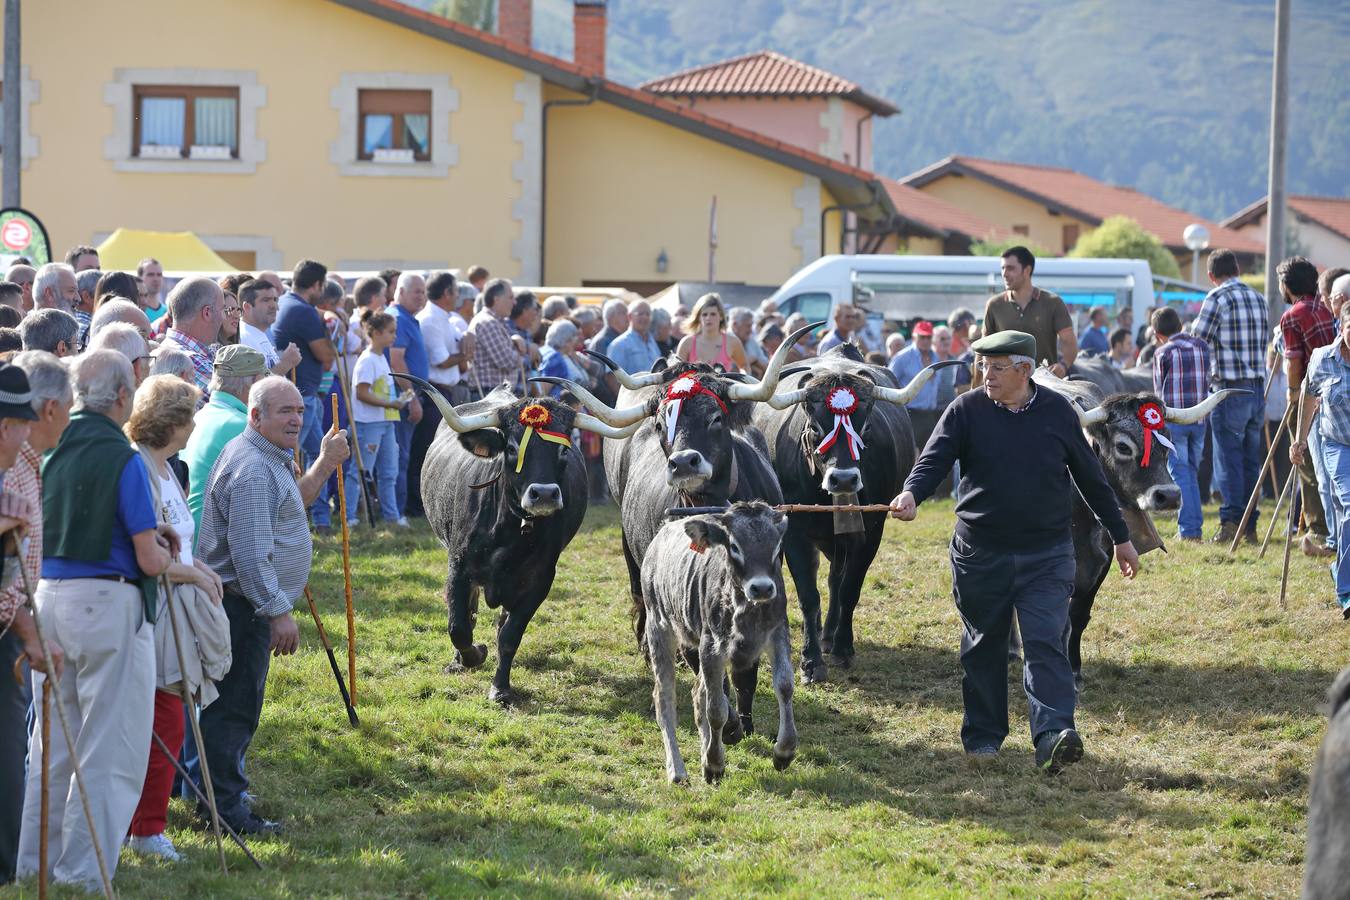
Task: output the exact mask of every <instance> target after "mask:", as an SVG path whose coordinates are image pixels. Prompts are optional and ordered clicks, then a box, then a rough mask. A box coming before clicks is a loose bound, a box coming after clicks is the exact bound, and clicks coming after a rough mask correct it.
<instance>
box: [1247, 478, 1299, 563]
mask: <svg viewBox="0 0 1350 900" xmlns="http://www.w3.org/2000/svg"><path fill="white" fill-rule="evenodd" d="M1297 475H1298V472H1297V471H1296V470H1295V469H1290V470H1289V477H1288V478H1286V479H1285V480H1284V487H1282V488H1280V493H1279V494H1278V495H1276V497H1275V509H1273V510H1272V511H1271V513H1270V524H1269V525H1267V526H1266V536H1265V538H1264V539H1262V541H1261V552H1260V553H1258V554H1257V555H1256V558H1257V559H1265V556H1266V545H1267V544H1269V543H1270V536H1271V535H1272V534H1274V533H1275V524H1276V523H1277V522H1279V521H1280V510H1281V509H1283V508H1284V501H1285V498H1286V497H1288V496H1289V491H1290V487H1291V485H1293V483H1294V478H1295V476H1297ZM1291 502H1292V501H1291Z"/></svg>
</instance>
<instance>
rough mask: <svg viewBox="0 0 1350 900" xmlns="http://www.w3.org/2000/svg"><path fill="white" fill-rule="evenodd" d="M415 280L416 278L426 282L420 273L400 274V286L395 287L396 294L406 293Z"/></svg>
mask: <svg viewBox="0 0 1350 900" xmlns="http://www.w3.org/2000/svg"><path fill="white" fill-rule="evenodd" d="M414 278H416V279H417V280H418V281H422V282H425V281H426V279H425V278H423V277H422V274H421V273H420V272H401V273H399V276H398V284H397V285H395V286H394V293H396V294H401V293H403V292H404V291H406V290H407V289H408V286H409V285H411V284H412V283H413V279H414Z"/></svg>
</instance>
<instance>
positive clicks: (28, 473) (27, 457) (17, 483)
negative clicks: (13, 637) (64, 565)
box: [0, 443, 42, 631]
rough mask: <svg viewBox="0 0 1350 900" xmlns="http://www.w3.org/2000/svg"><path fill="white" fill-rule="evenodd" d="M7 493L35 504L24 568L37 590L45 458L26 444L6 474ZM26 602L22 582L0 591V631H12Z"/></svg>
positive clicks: (40, 562)
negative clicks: (16, 618)
mask: <svg viewBox="0 0 1350 900" xmlns="http://www.w3.org/2000/svg"><path fill="white" fill-rule="evenodd" d="M5 492H6V493H10V494H17V495H19V496H20V497H27V498H28V501H29V502H30V503H32V504H33V517H32V518H31V519H29V520H28V521H27V522H26V523H24V524H25V526H26V528H27V531H25V533H24V547H23V567H24V568H25V569H27V570H28V580H29V583H30V584H32V585H33V586H34V587H36V586H37V583H38V576H39V575H40V574H41V573H42V457H41V456H40V455H39V454H38V452H37V451H36V450H34V449H33V448H32V447H30V446H29V445H28V444H27V443H25V444H24V445H23V448H22V449H21V450H19V457H18V459H16V460H15V461H14V465H13V466H11V467H10V469H9V471H8V472H6V473H5ZM27 602H28V598H27V596H26V595H25V594H24V592H23V579H22V578H16V579H15V580H14V584H13V585H11V586H10V587H8V588H6V589H5V590H4V591H0V631H3V630H4V629H5V628H8V627H9V624H10V622H12V621H13V620H14V612H15V610H17V609H18V608H19V607H21V606H23V605H24V604H25V603H27Z"/></svg>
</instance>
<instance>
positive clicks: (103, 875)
mask: <svg viewBox="0 0 1350 900" xmlns="http://www.w3.org/2000/svg"><path fill="white" fill-rule="evenodd" d="M16 543H17V542H16ZM18 563H19V574H20V575H21V576H22V577H23V592H24V595H25V597H26V598H27V600H28V609H29V611H30V612H31V613H32V615H33V630H34V631H36V632H37V638H38V643H39V644H40V645H41V646H42V656H43V658H44V659H45V660H46V661H47V668H48V670H49V671H48V672H47V673H46V677H45V678H44V679H43V683H44V687H43V690H44V691H46V690H47V688H46V687H45V684H46V682H47V681H50V682H52V684H53V685H54V686H55V689H56V690H60V689H61V679H60V678H59V677H58V676H57V675H56V672H55V671H54V667H53V666H52V664H51V659H52V648H51V644H49V643H47V634H46V632H45V631H44V630H43V628H42V620H41V619H40V618H39V617H38V609H37V600H36V599H34V597H33V587H32V585H31V584H30V583H29V581H28V567H27V566H25V565H24V564H23V560H22V559H20V560H18ZM54 705H55V706H56V715H57V718H59V719H60V720H61V735H62V737H64V738H65V741H66V752H67V753H68V754H70V768H71V771H72V772H73V773H74V775H75V789H76V790H77V791H78V792H79V795H80V806H81V807H83V809H84V821H85V824H87V825H88V826H89V842H90V843H91V844H93V845H94V859H95V860H96V861H97V862H98V874H99V879H100V880H101V881H102V882H103V896H105V897H107V898H108V900H114V897H115V896H116V895H115V894H114V893H113V889H112V877H111V876H110V875H109V874H108V864H107V863H106V862H105V861H104V859H103V848H102V847H101V846H100V845H99V842H98V829H97V827H96V826H95V825H94V812H93V810H92V809H90V807H89V793H88V791H86V790H85V786H84V773H83V772H82V771H81V770H80V757H79V755H78V754H77V753H76V751H75V741H74V739H73V738H72V737H71V736H70V722H69V721H68V720H67V718H66V707H65V704H63V703H61V702H60V700H58V701H57V702H56V703H55V704H54ZM50 727H51V726H50V725H48V724H46V722H45V720H44V724H43V730H44V732H45V733H49V730H50ZM45 749H46V748H45V744H44V752H45Z"/></svg>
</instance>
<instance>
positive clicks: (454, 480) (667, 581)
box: [396, 323, 1224, 781]
mask: <svg viewBox="0 0 1350 900" xmlns="http://www.w3.org/2000/svg"><path fill="white" fill-rule="evenodd" d="M821 324H823V323H816V324H814V325H810V326H807V327H806V328H803V329H801V330H799V331H797V332H795V333H794V334H793V335H792V336H791V337H790V338H789V339H788V340H786V341H784V342H783V344H782V345H781V346H780V347H779V348H778V350H777V352H776V353H775V354H774V356H773V358H772V359H771V360H770V361H769V365H768V367H767V369H766V371H765V373H764V375H763V377H762V378H761V379H760V380H758V381H756V380H755V379H753V378H751V377H749V376H746V375H741V374H734V373H727V372H724V371H722V370H721V369H720V368H716V367H712V366H709V365H706V364H701V363H684V362H680V361H677V360H672V361H670V362H667V361H665V360H660V361H658V362H657V363H656V364H655V365H654V366H653V369H652V371H651V372H646V373H641V374H637V375H633V374H629V373H626V372H624V371H623V370H622V369H620V368H618V367H617V366H615V365H614V364H613V363H612V362H610V361H609V360H607V359H605V358H604V357H597V358H599V359H600V360H601V362H604V363H605V364H607V365H608V366H609V368H610V369H611V370H612V371H613V373H614V375H615V377H616V379H617V380H618V381H619V382H620V384H621V385H622V389H621V390H620V392H619V396H618V399H617V401H616V404H615V405H614V406H609V405H608V404H606V403H604V402H602V401H600V400H599V399H597V398H596V397H594V396H593V395H591V394H590V393H589V392H587V391H586V390H585V389H584V388H582V387H580V386H579V385H576V384H574V383H572V382H569V381H566V380H563V379H554V378H539V379H535V380H536V381H545V382H550V383H552V384H554V385H559V386H561V387H563V388H565V389H566V391H567V392H568V393H564V394H563V395H562V398H561V399H559V400H555V399H552V398H548V397H544V398H533V397H531V398H520V397H517V396H515V395H514V394H512V393H511V392H510V391H509V390H508V389H507V388H506V387H505V386H503V387H500V388H498V389H497V390H495V391H493V392H492V393H491V394H489V395H488V396H486V397H484V398H483V399H482V400H481V401H478V402H475V403H470V404H466V405H462V406H460V407H457V408H456V407H452V406H451V405H450V404H449V403H448V402H446V401H445V400H444V399H443V398H442V396H441V395H440V393H439V392H437V391H436V390H435V389H434V388H433V387H432V386H431V385H429V384H427V383H426V382H423V381H421V380H419V379H416V378H412V377H409V376H405V375H397V376H396V377H400V378H407V379H408V380H409V381H411V382H413V383H415V384H416V385H417V386H418V387H419V388H421V389H422V390H423V391H425V392H426V393H427V394H428V396H429V397H430V399H431V400H432V401H433V402H435V403H436V405H437V406H438V407H439V408H440V411H441V413H442V415H443V416H444V424H443V425H442V426H441V428H440V431H439V432H438V434H437V436H436V439H435V442H434V443H433V445H432V447H431V449H430V451H429V452H428V454H427V459H426V463H425V464H424V469H423V475H422V495H423V504H424V507H425V509H426V514H427V520H428V522H429V523H430V524H431V526H432V528H433V529H434V530H435V532H436V534H437V536H438V538H439V539H440V540H441V542H442V543H444V544H445V546H446V549H447V551H448V557H449V559H448V572H447V575H446V587H445V597H446V603H447V606H448V608H449V629H450V640H451V643H452V644H453V645H454V648H455V663H454V664H455V665H457V666H459V667H463V668H466V669H472V668H476V667H478V666H480V665H482V664H483V663H484V662H485V661H486V659H487V647H486V645H484V644H475V643H474V628H475V625H476V621H477V612H478V603H479V599H480V597H481V598H482V599H483V600H484V601H485V602H486V603H487V605H488V607H489V608H492V609H497V608H500V612H499V614H498V620H497V669H496V673H495V675H494V676H493V679H492V685H491V687H490V689H489V692H488V696H489V697H490V698H492V699H493V700H496V701H498V702H501V703H511V702H513V701H514V700H515V699H516V697H515V694H514V692H513V690H512V688H511V663H512V660H513V659H514V657H515V654H516V651H517V649H518V648H519V646H520V641H521V638H522V636H523V635H524V632H525V628H526V626H527V625H528V624H529V621H530V619H531V617H533V615H534V613H535V611H536V610H537V609H538V608H539V605H540V604H541V603H542V602H543V600H544V598H545V597H547V596H548V593H549V590H550V588H551V587H552V584H553V579H554V575H555V573H556V568H557V562H558V559H559V557H560V556H561V554H562V552H563V551H564V549H565V548H566V547H567V545H568V543H569V542H570V541H571V540H572V538H573V536H574V535H575V534H576V533H577V531H578V529H579V528H580V527H581V523H582V520H583V518H584V516H585V512H586V503H587V497H588V491H587V481H586V471H585V465H584V463H583V460H582V457H581V454H580V453H579V452H578V451H577V450H576V449H574V448H573V446H572V444H571V441H570V439H569V436H570V435H571V433H572V430H573V429H582V430H586V431H591V432H594V433H596V434H599V435H602V436H603V437H604V466H605V474H606V476H607V478H608V482H609V487H610V490H611V492H612V494H613V496H614V499H615V501H616V502H617V503H618V506H619V511H620V518H621V522H622V534H623V537H622V543H623V555H624V560H625V562H626V563H627V566H628V574H629V585H630V589H631V592H632V597H633V606H634V622H635V636H636V638H637V644H638V647H639V649H640V650H641V652H642V653H643V654H644V655H645V657H646V658H647V660H648V662H649V663H650V665H651V669H652V674H653V679H654V682H655V687H654V690H653V698H654V700H655V706H656V713H657V718H658V721H659V722H660V725H661V729H662V735H663V738H664V741H665V748H666V772H667V775H668V777H669V778H670V779H671V780H673V781H684V780H685V779H686V777H687V776H686V773H685V768H684V763H683V761H682V760H681V758H680V754H679V750H678V748H677V746H676V742H675V721H676V717H675V696H674V682H675V679H674V666H675V659H676V655H677V654H678V655H679V656H680V657H682V658H683V659H684V661H685V663H686V664H687V665H688V666H689V668H690V669H691V670H692V671H693V672H695V673H698V675H697V678H696V681H695V688H694V710H695V721H696V723H697V725H698V729H699V735H700V740H701V750H702V762H703V772H704V776H705V777H706V778H707V779H708V780H709V781H716V780H717V779H719V778H720V777H721V775H722V773H723V771H724V768H725V755H724V749H723V747H724V743H735V742H736V741H737V740H739V739H740V737H741V736H742V735H744V734H747V733H750V732H752V731H753V730H754V721H753V711H752V701H753V696H754V691H755V686H756V682H757V677H758V668H759V660H760V657H761V656H763V655H764V654H765V653H766V652H767V654H768V657H769V664H770V668H771V669H772V674H773V686H774V692H775V695H776V697H777V700H778V707H779V709H778V713H779V721H778V735H777V739H776V744H775V747H774V762H775V765H776V766H777V767H778V768H779V769H784V768H786V767H787V766H788V765H789V764H790V763H791V761H792V758H793V756H794V755H795V753H796V748H797V732H796V726H795V724H794V721H793V715H792V691H793V682H794V674H793V663H792V659H791V649H790V641H789V627H788V617H787V596H786V591H785V589H784V585H783V578H782V564H783V562H784V560H786V562H787V566H788V571H789V572H790V574H791V576H792V580H793V583H794V585H795V587H796V592H797V597H798V602H799V603H800V605H801V610H802V619H803V626H804V627H803V635H802V654H801V661H800V664H801V670H802V679H803V681H804V682H805V683H807V684H810V683H812V682H818V681H821V680H823V679H825V678H827V677H828V671H829V669H828V667H829V666H835V667H838V668H845V669H846V668H849V667H850V666H851V665H852V664H853V657H854V633H853V615H854V611H855V609H856V607H857V605H858V601H859V598H860V595H861V593H862V587H863V583H864V579H865V576H866V574H867V570H868V568H869V567H870V565H871V563H872V561H873V559H874V558H875V556H876V553H877V549H878V547H879V546H880V543H881V538H882V531H883V528H884V526H885V520H886V514H885V513H882V512H864V513H857V512H843V511H841V512H834V513H832V514H811V513H797V512H793V513H788V514H784V513H783V512H781V511H778V510H776V509H775V508H774V507H776V506H778V505H780V504H783V503H784V502H785V501H786V502H788V503H795V504H813V505H821V506H851V505H855V504H869V503H871V504H885V503H889V502H890V501H891V499H892V498H893V497H894V496H896V494H898V493H899V492H900V489H901V486H902V485H903V483H904V480H905V478H906V476H907V475H908V474H909V471H910V469H911V468H912V467H913V465H914V461H915V455H916V448H915V445H914V431H913V428H912V427H911V425H910V420H909V415H908V413H907V412H906V410H905V404H906V403H908V402H909V401H910V400H911V399H913V397H914V396H915V395H916V394H917V393H918V391H919V390H920V389H921V388H922V387H923V386H924V384H926V383H927V381H928V380H929V379H930V378H932V377H933V376H934V373H935V371H936V369H937V368H939V367H941V366H943V365H955V364H958V363H955V362H946V363H939V364H937V365H935V366H931V367H929V368H927V369H925V370H923V371H922V372H920V373H919V374H918V375H917V376H916V377H915V378H914V380H913V381H912V382H911V383H910V384H908V385H900V384H898V383H897V382H896V380H895V377H894V375H892V374H891V372H890V371H889V370H888V369H886V368H883V367H879V366H875V365H870V364H868V363H867V362H865V361H864V360H863V358H862V356H861V354H859V353H858V351H857V350H856V348H854V347H853V345H851V344H843V345H841V346H839V347H836V348H834V349H832V350H830V351H829V352H828V353H826V354H824V355H823V356H821V357H818V358H815V359H811V360H809V361H807V362H805V363H802V364H798V365H794V366H792V367H786V365H785V364H786V361H787V354H788V351H789V350H790V348H791V347H792V345H793V344H794V343H795V342H796V341H797V340H798V339H799V338H800V337H801V336H802V335H804V334H805V333H806V332H807V331H809V330H811V329H813V328H817V327H819V326H820V325H821ZM1088 377H1089V378H1090V377H1091V375H1089V376H1088ZM1036 381H1037V384H1038V385H1040V386H1041V387H1042V388H1048V389H1050V390H1054V391H1058V392H1060V393H1061V394H1063V395H1065V396H1066V397H1068V398H1069V399H1070V400H1071V401H1072V402H1073V403H1074V404H1075V405H1076V406H1077V408H1078V409H1079V411H1080V412H1079V416H1080V419H1081V421H1082V424H1083V428H1084V431H1085V433H1086V434H1087V436H1088V439H1089V441H1090V442H1091V444H1092V446H1093V448H1094V450H1095V451H1096V454H1097V456H1098V459H1099V460H1100V461H1101V463H1102V467H1103V469H1104V470H1105V472H1106V475H1107V479H1108V481H1109V482H1110V484H1111V486H1112V488H1113V489H1114V490H1115V492H1116V496H1117V499H1118V501H1119V502H1120V504H1121V506H1122V508H1123V509H1126V510H1131V511H1134V516H1133V520H1132V529H1133V528H1134V527H1138V528H1141V529H1146V530H1151V526H1150V525H1149V524H1148V520H1147V511H1151V510H1165V509H1175V508H1176V507H1177V505H1178V504H1179V497H1180V492H1179V491H1178V489H1177V487H1176V485H1175V484H1173V483H1172V482H1171V479H1170V478H1169V476H1168V474H1167V468H1166V461H1165V460H1166V453H1165V448H1163V447H1161V446H1155V447H1154V452H1153V453H1152V454H1151V455H1150V457H1149V459H1148V464H1147V465H1146V466H1145V465H1141V462H1142V459H1143V454H1144V449H1145V433H1144V431H1145V429H1144V425H1143V424H1142V420H1141V416H1140V415H1139V412H1140V408H1141V406H1143V405H1144V404H1150V403H1151V404H1155V406H1156V408H1157V409H1159V410H1162V411H1163V414H1164V416H1165V418H1166V419H1167V420H1168V421H1172V422H1194V421H1198V420H1199V419H1200V418H1201V417H1202V416H1204V415H1205V414H1207V413H1208V412H1209V411H1210V410H1211V409H1213V407H1214V405H1215V404H1217V403H1218V402H1220V400H1222V399H1223V396H1224V394H1223V393H1218V394H1214V395H1212V396H1211V397H1210V398H1208V399H1207V400H1206V401H1205V402H1204V403H1202V404H1200V405H1199V406H1197V407H1194V408H1189V409H1171V408H1167V407H1165V406H1163V405H1162V404H1161V403H1159V401H1158V399H1157V397H1155V396H1153V395H1152V394H1151V393H1149V392H1147V391H1134V392H1128V390H1127V391H1122V392H1113V393H1111V394H1110V396H1106V392H1105V391H1104V390H1103V388H1102V387H1099V386H1098V385H1096V384H1094V383H1093V381H1092V380H1074V381H1065V380H1061V379H1058V378H1056V377H1054V376H1053V375H1051V374H1050V373H1049V372H1048V371H1047V370H1044V369H1043V370H1041V371H1039V372H1037V374H1036ZM1106 387H1107V388H1108V389H1111V388H1120V387H1122V385H1118V384H1114V383H1112V384H1108V385H1106ZM1124 387H1126V388H1128V386H1124ZM579 407H584V408H585V409H588V410H589V413H587V412H579V411H578V408H579ZM690 507H692V508H696V510H697V513H698V514H696V515H690V516H683V515H680V514H679V510H680V509H681V508H690ZM1076 507H1077V508H1076V509H1075V513H1074V516H1075V521H1074V544H1075V552H1076V555H1077V557H1078V563H1079V566H1078V582H1077V583H1076V584H1075V586H1074V592H1073V596H1072V599H1071V613H1070V618H1071V626H1072V634H1071V645H1070V650H1071V657H1072V662H1073V666H1074V672H1075V676H1076V678H1078V679H1079V684H1080V686H1081V660H1080V655H1079V645H1080V641H1081V638H1082V632H1083V628H1084V627H1085V626H1086V625H1087V621H1088V618H1089V614H1090V611H1091V608H1092V602H1093V598H1094V597H1095V595H1096V592H1097V590H1098V588H1099V587H1100V586H1101V583H1102V580H1103V579H1104V578H1105V576H1106V573H1107V571H1108V570H1109V564H1110V560H1111V558H1112V555H1111V546H1110V539H1109V536H1108V535H1107V534H1106V531H1105V529H1104V528H1102V527H1101V525H1100V524H1099V523H1098V522H1097V520H1096V518H1095V517H1094V516H1093V515H1092V513H1091V511H1090V510H1089V509H1088V507H1087V505H1086V503H1084V502H1082V500H1081V498H1080V499H1079V501H1078V502H1077V504H1076ZM691 511H694V510H691ZM1129 519H1130V517H1127V520H1129ZM821 554H824V555H825V557H826V559H827V560H828V561H829V567H830V568H829V576H828V579H827V581H828V584H829V604H828V607H827V609H826V612H825V617H824V623H823V625H822V622H821V598H820V594H819V591H818V590H817V587H816V574H817V569H818V567H819V562H820V555H821ZM733 687H734V688H735V700H736V711H737V715H736V716H735V717H732V716H730V715H729V702H730V698H731V691H732V688H733Z"/></svg>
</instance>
